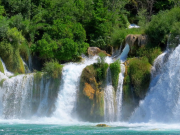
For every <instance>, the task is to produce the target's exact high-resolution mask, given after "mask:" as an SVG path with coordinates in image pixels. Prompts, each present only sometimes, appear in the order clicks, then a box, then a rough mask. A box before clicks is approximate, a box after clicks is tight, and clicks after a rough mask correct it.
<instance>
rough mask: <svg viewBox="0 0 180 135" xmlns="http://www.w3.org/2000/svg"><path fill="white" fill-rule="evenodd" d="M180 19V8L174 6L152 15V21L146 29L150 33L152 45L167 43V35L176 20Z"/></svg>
mask: <svg viewBox="0 0 180 135" xmlns="http://www.w3.org/2000/svg"><path fill="white" fill-rule="evenodd" d="M179 21H180V8H173V9H171V10H169V11H164V12H160V13H158V14H157V15H155V16H153V17H152V21H151V22H150V23H149V26H148V27H147V29H146V30H145V33H146V34H148V36H149V39H150V42H149V43H151V44H150V45H151V46H157V45H158V44H160V43H161V42H162V43H166V37H167V35H168V34H169V33H170V31H171V29H172V27H173V26H174V25H175V23H176V22H179Z"/></svg>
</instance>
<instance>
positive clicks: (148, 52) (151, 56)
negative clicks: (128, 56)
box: [137, 46, 161, 65]
mask: <svg viewBox="0 0 180 135" xmlns="http://www.w3.org/2000/svg"><path fill="white" fill-rule="evenodd" d="M160 54H161V48H160V47H155V48H149V47H144V46H143V47H141V48H139V49H138V50H137V56H139V57H146V58H148V61H149V63H150V64H151V65H153V62H154V60H155V59H156V58H157V57H158V56H159V55H160Z"/></svg>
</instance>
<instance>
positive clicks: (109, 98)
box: [104, 68, 115, 122]
mask: <svg viewBox="0 0 180 135" xmlns="http://www.w3.org/2000/svg"><path fill="white" fill-rule="evenodd" d="M106 84H107V86H106V88H105V90H104V119H105V121H110V122H112V121H114V119H115V100H114V97H115V91H114V88H113V86H112V79H111V71H110V68H108V71H107V78H106Z"/></svg>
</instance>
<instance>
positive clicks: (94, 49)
mask: <svg viewBox="0 0 180 135" xmlns="http://www.w3.org/2000/svg"><path fill="white" fill-rule="evenodd" d="M100 52H102V53H104V54H105V55H106V56H111V55H110V54H108V53H106V51H103V50H101V49H99V48H98V47H89V48H88V55H89V56H95V55H98V54H99V53H100Z"/></svg>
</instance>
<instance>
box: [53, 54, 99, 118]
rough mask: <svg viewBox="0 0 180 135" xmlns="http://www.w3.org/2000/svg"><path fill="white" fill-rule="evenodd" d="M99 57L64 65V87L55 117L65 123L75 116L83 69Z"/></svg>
mask: <svg viewBox="0 0 180 135" xmlns="http://www.w3.org/2000/svg"><path fill="white" fill-rule="evenodd" d="M96 59H97V57H93V58H92V59H85V61H84V62H83V63H79V64H78V63H69V64H66V65H64V67H63V71H62V83H61V84H62V85H61V86H60V89H59V93H58V98H57V102H56V111H55V112H54V113H53V117H56V118H58V119H61V120H63V121H69V120H72V119H73V118H72V116H73V115H75V114H74V113H73V112H75V111H73V110H75V107H76V101H77V100H76V98H77V92H78V89H79V83H80V76H81V73H82V71H83V69H84V68H85V67H86V66H88V65H91V64H93V63H95V62H96V61H97V60H96Z"/></svg>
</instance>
